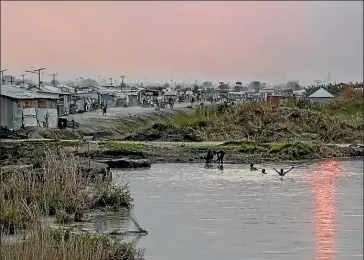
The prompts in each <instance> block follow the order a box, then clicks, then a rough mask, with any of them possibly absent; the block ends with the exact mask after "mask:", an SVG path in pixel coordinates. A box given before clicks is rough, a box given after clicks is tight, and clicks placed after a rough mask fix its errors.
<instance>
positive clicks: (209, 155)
mask: <svg viewBox="0 0 364 260" xmlns="http://www.w3.org/2000/svg"><path fill="white" fill-rule="evenodd" d="M205 158H206V164H210V163H211V162H212V160H213V159H214V153H213V152H212V151H211V150H208V152H207V155H206V157H205Z"/></svg>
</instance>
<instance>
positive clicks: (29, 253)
mask: <svg viewBox="0 0 364 260" xmlns="http://www.w3.org/2000/svg"><path fill="white" fill-rule="evenodd" d="M143 253H144V252H143V251H142V250H137V249H135V247H134V246H133V245H132V244H127V243H118V242H116V241H113V240H111V239H109V238H107V237H104V236H94V235H90V234H87V233H85V234H83V233H79V234H77V233H73V232H71V231H69V230H64V229H44V230H43V229H40V228H39V229H38V230H37V232H35V233H34V234H33V235H32V236H31V237H30V238H29V239H27V240H26V241H22V242H21V243H20V244H9V245H6V244H1V245H0V258H1V259H3V260H15V259H27V260H38V259H53V260H64V259H80V260H81V259H82V260H138V259H142V257H143Z"/></svg>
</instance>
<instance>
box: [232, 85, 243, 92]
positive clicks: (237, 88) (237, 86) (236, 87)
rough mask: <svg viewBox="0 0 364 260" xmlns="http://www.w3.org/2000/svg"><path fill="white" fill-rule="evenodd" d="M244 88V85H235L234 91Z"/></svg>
mask: <svg viewBox="0 0 364 260" xmlns="http://www.w3.org/2000/svg"><path fill="white" fill-rule="evenodd" d="M242 89H243V86H239V85H235V86H234V92H240V91H241V90H242Z"/></svg>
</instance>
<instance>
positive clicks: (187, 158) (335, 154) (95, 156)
mask: <svg viewBox="0 0 364 260" xmlns="http://www.w3.org/2000/svg"><path fill="white" fill-rule="evenodd" d="M0 148H1V153H0V159H1V165H3V166H4V165H8V166H9V165H19V164H22V165H34V166H35V167H37V165H38V166H39V164H40V161H41V158H42V157H41V156H40V155H41V154H42V153H44V151H47V150H52V149H58V150H61V151H63V152H65V153H70V154H73V155H76V156H77V157H78V158H80V160H81V161H82V162H83V164H84V165H86V166H87V164H88V162H91V164H92V165H93V164H95V165H96V164H97V163H106V162H110V164H109V166H110V167H111V168H137V167H149V166H150V163H178V162H180V163H186V162H197V163H200V162H204V156H205V155H206V153H207V151H208V150H215V151H217V150H223V151H225V153H226V155H225V158H224V162H225V163H250V162H256V163H258V162H262V161H272V162H274V161H277V162H279V161H296V160H298V161H299V160H312V159H325V158H345V157H355V156H358V155H359V156H362V155H363V154H362V152H361V153H359V154H358V153H357V151H356V150H353V148H351V147H349V145H335V144H323V143H317V142H272V143H256V142H198V143H183V142H178V143H175V142H119V141H108V142H93V141H72V140H69V141H57V140H48V141H45V140H44V141H31V142H30V141H26V142H18V141H14V142H1V143H0ZM361 151H362V150H361ZM117 163H119V164H117ZM118 165H120V166H118ZM86 166H85V167H86Z"/></svg>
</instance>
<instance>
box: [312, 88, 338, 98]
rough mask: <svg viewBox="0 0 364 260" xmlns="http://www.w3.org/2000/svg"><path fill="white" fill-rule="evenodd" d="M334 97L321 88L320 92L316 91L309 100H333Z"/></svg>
mask: <svg viewBox="0 0 364 260" xmlns="http://www.w3.org/2000/svg"><path fill="white" fill-rule="evenodd" d="M333 97H334V95H332V94H331V93H330V92H328V91H327V90H326V89H324V88H320V89H319V90H317V91H315V92H314V93H312V94H311V95H310V96H309V98H333Z"/></svg>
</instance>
